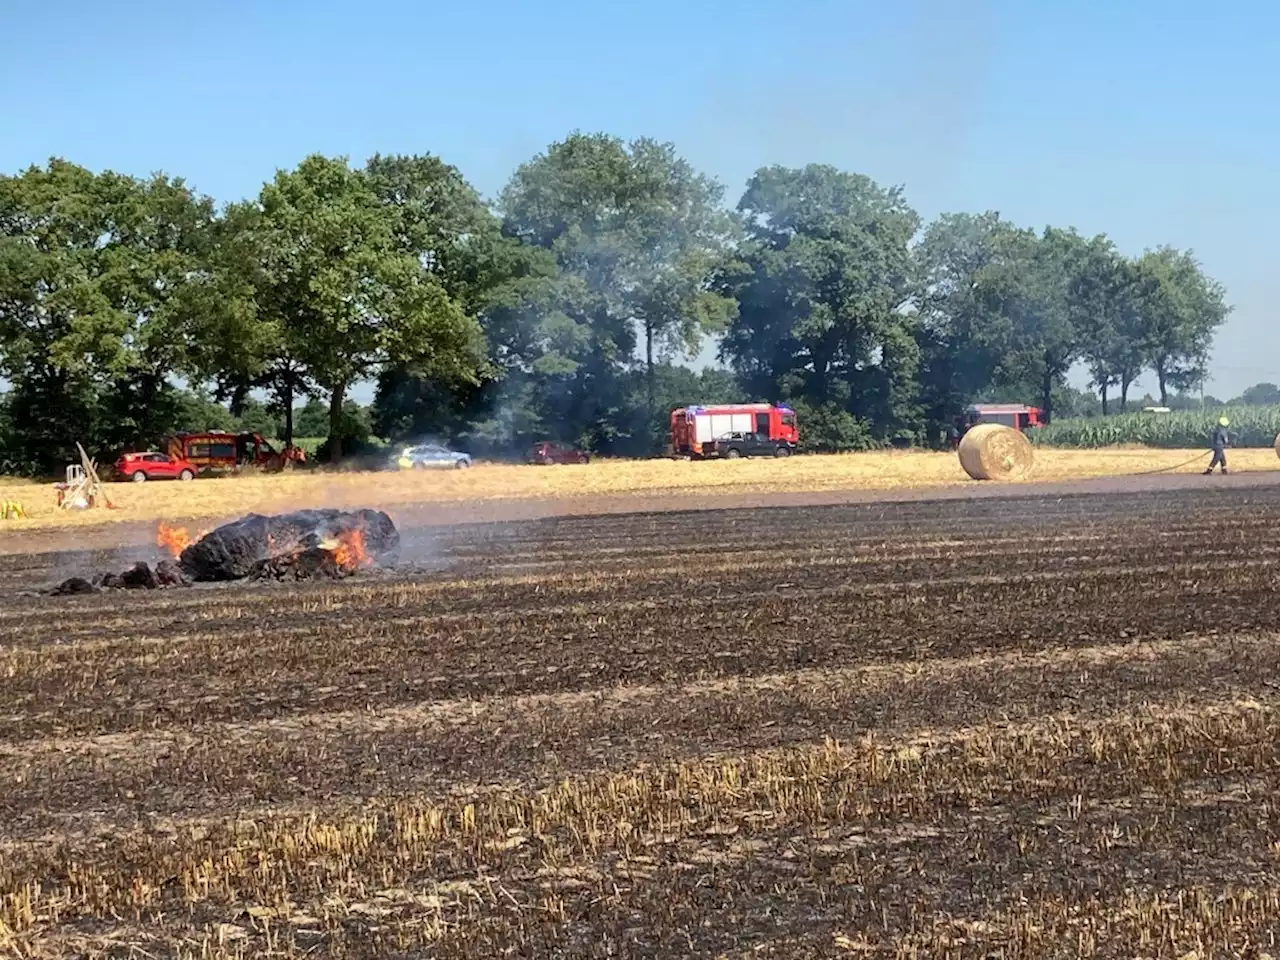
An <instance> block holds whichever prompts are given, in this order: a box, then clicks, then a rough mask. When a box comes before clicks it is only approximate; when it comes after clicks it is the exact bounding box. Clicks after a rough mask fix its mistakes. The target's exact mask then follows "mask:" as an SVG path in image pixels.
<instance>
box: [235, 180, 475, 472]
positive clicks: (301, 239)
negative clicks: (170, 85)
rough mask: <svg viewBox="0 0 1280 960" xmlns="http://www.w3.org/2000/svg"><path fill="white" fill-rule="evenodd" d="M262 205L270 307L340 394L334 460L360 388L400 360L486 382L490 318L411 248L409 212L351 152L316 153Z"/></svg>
mask: <svg viewBox="0 0 1280 960" xmlns="http://www.w3.org/2000/svg"><path fill="white" fill-rule="evenodd" d="M259 205H260V208H261V214H262V216H261V227H260V232H261V237H262V246H261V249H262V250H263V251H264V262H263V270H262V277H261V280H260V286H259V287H258V290H257V292H256V293H257V296H258V309H259V311H260V312H262V311H264V310H265V311H266V314H267V316H268V317H269V318H270V319H271V320H272V321H273V322H276V323H278V324H279V325H280V328H281V331H282V338H283V340H284V342H285V343H286V344H287V345H288V352H289V355H290V356H291V357H294V358H296V360H297V362H298V364H299V365H300V367H301V369H302V370H303V371H305V374H306V375H307V376H308V377H309V378H310V379H312V380H313V381H314V382H315V383H316V385H317V386H318V387H319V388H320V389H322V390H324V391H325V392H326V393H327V394H328V406H329V424H330V428H329V434H330V437H331V439H332V440H333V443H332V445H331V447H330V448H329V449H330V455H331V456H332V457H333V458H334V459H337V458H339V457H341V455H342V442H341V439H342V438H341V431H340V429H339V427H340V421H341V417H342V411H343V409H344V405H345V401H346V393H347V389H348V388H349V387H350V386H351V384H353V383H356V382H358V381H360V380H363V379H365V378H367V377H370V376H374V375H376V374H377V373H378V372H379V371H380V370H382V369H385V368H386V367H387V366H388V365H391V364H399V365H402V366H404V367H405V368H407V369H409V370H411V371H412V372H413V373H415V374H418V375H423V376H430V377H436V378H439V379H441V380H444V381H448V382H463V383H465V382H474V381H475V380H476V379H477V378H478V375H479V371H480V370H481V368H482V367H483V364H484V358H483V336H482V334H481V331H480V328H479V326H478V325H477V324H476V322H475V320H474V319H473V318H471V317H468V316H467V314H466V313H465V312H464V310H463V309H462V307H461V305H460V304H459V303H458V302H457V301H456V300H455V299H454V298H452V297H450V295H449V293H448V292H447V291H446V290H445V288H444V287H443V285H442V284H441V283H440V280H439V278H438V277H436V276H435V275H434V274H433V272H432V270H431V269H430V266H429V265H427V264H424V263H423V261H422V259H421V257H420V256H418V255H415V253H414V252H413V251H412V250H410V249H407V248H406V246H405V243H404V236H403V223H404V221H403V218H401V217H397V216H395V215H393V210H392V208H391V207H390V206H389V205H388V204H385V203H383V202H382V200H381V199H380V198H379V195H378V192H377V190H376V189H375V186H374V184H373V183H371V182H370V178H369V176H368V175H367V174H365V173H364V172H363V171H357V170H353V169H351V167H350V166H349V165H348V164H347V161H346V160H345V159H331V158H326V157H321V156H311V157H308V158H307V159H305V160H304V161H303V162H302V163H301V164H300V165H299V166H298V167H297V169H295V170H293V171H288V172H285V171H281V172H280V173H278V174H277V175H276V177H275V179H274V180H273V181H272V182H271V183H269V184H267V185H266V186H265V187H263V190H262V195H261V197H260V199H259Z"/></svg>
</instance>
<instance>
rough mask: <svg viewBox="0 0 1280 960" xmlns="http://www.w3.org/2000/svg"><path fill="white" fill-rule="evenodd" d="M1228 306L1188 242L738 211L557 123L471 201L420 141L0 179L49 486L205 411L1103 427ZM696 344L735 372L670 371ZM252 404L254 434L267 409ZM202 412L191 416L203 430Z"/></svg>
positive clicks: (9, 459)
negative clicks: (1086, 391) (198, 183)
mask: <svg viewBox="0 0 1280 960" xmlns="http://www.w3.org/2000/svg"><path fill="white" fill-rule="evenodd" d="M1229 312H1230V308H1229V307H1228V305H1227V303H1226V296H1225V291H1224V290H1223V288H1222V286H1221V285H1220V284H1219V283H1217V282H1216V281H1214V280H1213V279H1211V278H1210V277H1208V276H1206V275H1205V273H1204V271H1203V270H1202V269H1201V266H1200V264H1199V263H1198V262H1197V261H1196V259H1195V257H1194V255H1193V254H1192V252H1191V251H1186V250H1178V249H1174V248H1172V247H1167V246H1166V247H1159V248H1156V249H1151V250H1148V251H1146V252H1144V253H1142V254H1141V255H1138V256H1126V255H1125V254H1123V253H1121V252H1120V251H1119V250H1117V249H1116V247H1115V245H1114V244H1113V243H1112V242H1111V241H1110V240H1109V239H1108V238H1107V237H1106V236H1105V235H1098V236H1092V237H1090V236H1083V235H1081V234H1079V233H1078V232H1077V231H1076V230H1074V229H1070V228H1058V227H1047V228H1045V229H1043V230H1034V229H1029V228H1026V227H1021V226H1018V225H1016V224H1013V223H1010V222H1009V221H1007V220H1005V219H1004V218H1002V217H1001V216H1000V215H999V214H998V213H995V212H986V213H979V214H969V213H956V214H947V215H944V216H942V217H940V218H938V219H937V220H935V221H934V222H932V223H929V224H927V225H926V224H924V223H923V222H922V219H921V217H920V216H919V214H918V213H917V212H916V211H915V210H913V209H912V207H911V206H910V204H909V203H908V201H907V199H906V196H905V194H904V192H903V190H902V189H901V188H898V187H885V186H882V185H880V184H878V183H876V182H875V181H874V180H872V179H870V178H869V177H866V176H863V175H860V174H856V173H849V172H845V171H841V170H838V169H835V168H833V167H830V166H823V165H817V164H813V165H809V166H806V167H803V168H786V167H779V166H773V167H767V168H763V169H760V170H759V171H757V172H756V174H755V175H754V176H753V177H752V178H751V179H750V181H749V182H748V184H747V186H746V189H745V191H744V193H743V194H742V196H741V198H740V199H739V200H738V202H737V204H736V205H733V206H731V205H730V204H729V203H727V202H726V198H725V191H724V188H723V186H722V185H721V184H720V183H719V182H718V181H716V180H715V179H714V178H712V177H709V176H707V175H706V174H704V173H702V172H700V171H698V170H696V169H695V168H693V167H692V166H691V165H690V164H689V163H688V162H687V160H685V159H684V158H683V157H681V156H680V155H679V154H678V152H677V151H676V149H675V147H674V146H673V145H672V144H669V143H662V142H658V141H656V140H652V139H644V138H641V139H637V140H633V141H630V142H625V141H623V140H622V139H620V138H618V137H614V136H609V135H605V134H582V133H574V134H572V135H570V136H568V137H566V138H565V139H564V140H562V141H560V142H557V143H554V144H552V145H551V146H550V147H548V149H547V150H545V151H544V152H543V153H540V154H539V155H537V156H535V157H533V158H531V159H530V160H529V161H527V162H526V163H524V164H522V165H521V166H520V167H519V168H518V169H516V171H515V172H514V173H513V175H512V177H511V179H510V181H509V182H508V183H507V184H506V186H505V187H504V188H503V190H502V191H501V193H500V194H499V195H498V196H497V197H496V198H495V199H494V200H493V201H492V202H490V201H488V200H486V199H485V198H484V197H482V196H481V195H480V193H479V192H478V191H477V190H476V189H475V188H474V187H473V186H472V185H471V184H470V183H468V181H467V180H466V179H465V177H464V176H463V174H462V172H461V171H459V170H458V169H457V168H456V167H454V166H451V165H449V164H448V163H446V162H445V161H444V160H442V159H440V158H438V157H435V156H430V155H421V156H400V155H396V156H384V155H377V156H374V157H372V158H370V159H369V160H368V161H367V162H365V163H364V165H363V166H353V165H352V164H351V163H350V162H349V161H348V160H347V159H346V158H341V157H337V158H335V157H325V156H319V155H314V156H309V157H307V158H305V159H304V160H303V161H302V162H301V163H299V164H298V166H297V167H295V168H294V169H291V170H281V171H278V172H277V173H276V174H275V176H274V177H273V178H272V179H271V180H270V181H269V182H267V183H265V184H264V185H263V187H262V189H261V191H260V192H259V194H258V196H256V197H254V198H252V199H247V200H243V201H237V202H233V203H229V204H226V205H224V206H221V207H219V206H218V205H217V204H215V203H214V201H213V200H212V199H210V198H208V197H205V196H202V195H200V194H198V193H197V192H196V191H195V190H193V189H192V188H191V187H190V186H189V185H188V184H187V183H186V182H185V181H184V180H182V179H181V178H179V177H173V176H169V175H165V174H155V175H152V176H150V177H134V176H126V175H123V174H119V173H115V172H110V171H107V172H102V173H94V172H91V171H89V170H87V169H85V168H84V167H81V166H78V165H76V164H74V163H71V162H68V161H66V160H62V159H54V160H50V161H49V162H48V163H47V164H45V165H44V166H32V167H30V168H29V169H27V170H25V171H23V172H21V173H19V174H16V175H13V176H5V177H0V377H2V378H3V381H4V383H5V384H6V385H7V391H6V393H5V394H4V397H3V402H2V403H0V460H3V461H4V463H5V465H6V466H7V467H8V468H9V469H17V470H22V471H27V472H39V471H45V470H48V469H50V468H52V467H55V466H56V465H58V464H59V463H61V462H64V461H65V460H66V459H67V457H68V456H69V455H70V453H71V451H72V450H73V449H74V443H75V441H76V440H80V441H81V442H83V443H85V445H86V447H87V448H89V449H93V450H96V451H99V452H101V453H103V454H105V455H110V454H111V453H114V452H115V451H117V450H121V449H126V448H138V447H140V446H146V445H152V444H155V443H156V442H158V440H159V439H160V438H161V437H162V436H163V435H164V434H166V433H168V432H170V431H172V430H174V429H177V428H182V427H186V428H199V427H202V426H210V425H211V424H209V423H208V422H207V421H209V420H210V419H211V418H213V419H217V418H218V417H219V416H221V414H218V413H216V412H211V407H212V406H214V405H216V406H217V408H218V410H220V411H225V416H226V418H227V419H228V420H229V421H235V422H245V423H252V422H257V420H260V419H262V418H263V417H264V416H265V417H277V418H279V419H280V420H281V421H282V422H281V429H280V432H281V433H282V434H283V437H284V439H286V440H289V439H291V438H292V436H293V434H294V432H295V429H296V424H295V423H294V422H293V418H294V410H295V409H296V408H297V407H298V406H299V405H300V404H302V403H304V402H306V401H316V400H318V401H320V402H323V403H324V404H325V405H326V407H327V411H328V420H329V428H328V433H329V436H330V441H329V445H328V450H327V454H328V455H329V456H331V457H341V456H342V455H343V454H344V453H350V452H352V451H351V447H352V441H353V440H356V439H357V438H356V437H355V436H353V435H352V430H351V428H350V427H349V426H347V425H348V424H350V423H352V422H354V421H355V420H358V419H359V418H353V417H351V416H349V415H348V414H347V413H344V411H349V409H350V406H351V404H350V402H349V400H350V393H351V389H352V388H353V386H356V385H357V384H361V383H366V382H370V381H372V382H374V383H375V384H376V393H375V400H374V403H373V408H372V411H371V414H370V424H371V426H372V429H373V430H374V431H375V432H376V433H377V434H378V435H380V436H384V437H388V438H392V439H400V438H410V437H422V436H428V435H430V436H435V437H440V438H445V439H450V440H454V441H458V442H461V443H463V444H465V445H468V446H470V447H471V448H472V449H473V450H476V451H478V452H485V451H498V450H503V449H514V448H516V447H518V446H519V445H521V444H523V443H525V442H527V441H529V440H531V439H534V438H537V439H543V438H545V439H552V440H561V441H566V442H571V443H575V444H579V445H582V446H585V447H588V448H590V449H592V450H594V451H597V452H603V453H619V454H643V453H648V452H652V451H654V450H656V449H658V448H659V447H660V445H661V442H662V439H663V437H664V433H665V423H666V416H667V412H668V410H669V408H670V407H671V406H674V405H677V404H680V403H694V402H729V401H734V400H772V401H785V402H788V403H790V404H791V405H793V406H795V407H796V408H797V410H798V411H799V413H800V416H801V418H802V423H803V432H804V435H805V437H806V439H807V443H808V445H810V446H811V447H813V448H817V449H830V450H847V449H863V448H869V447H875V446H881V445H888V444H922V443H929V442H934V441H936V439H937V437H938V434H939V432H940V431H941V430H942V429H944V427H945V424H947V423H948V422H950V420H951V418H953V417H954V416H955V414H956V413H957V412H958V410H959V409H960V408H961V407H962V406H963V405H964V404H965V403H967V402H971V401H973V400H975V399H991V400H1023V401H1026V402H1035V403H1038V404H1039V405H1040V406H1042V407H1043V408H1044V409H1045V411H1046V413H1047V414H1049V415H1050V416H1052V413H1053V407H1054V403H1055V400H1054V398H1055V396H1056V395H1058V394H1059V392H1060V391H1061V390H1062V389H1063V387H1064V386H1065V377H1066V374H1067V372H1068V371H1069V370H1071V369H1072V368H1073V367H1074V366H1076V365H1077V364H1078V363H1083V364H1084V365H1085V366H1086V367H1087V369H1088V371H1089V376H1090V380H1091V385H1092V389H1093V390H1094V391H1095V392H1096V395H1097V396H1098V397H1099V399H1100V401H1101V403H1102V406H1103V410H1104V412H1106V410H1108V409H1110V407H1111V405H1112V403H1113V398H1114V402H1115V403H1116V404H1118V406H1119V407H1120V408H1121V409H1123V408H1124V407H1125V406H1126V405H1127V403H1128V400H1129V391H1130V387H1131V386H1132V384H1133V383H1134V381H1135V380H1136V379H1137V378H1138V377H1139V376H1140V375H1142V374H1143V373H1145V372H1151V373H1153V374H1154V376H1155V381H1156V384H1157V386H1158V390H1159V394H1160V398H1161V400H1162V401H1167V400H1168V399H1169V396H1170V392H1171V391H1175V390H1179V389H1187V388H1189V387H1191V386H1193V385H1195V384H1197V383H1199V382H1202V380H1203V378H1204V376H1205V370H1206V364H1207V360H1208V356H1209V352H1210V348H1211V345H1212V341H1213V337H1214V333H1215V331H1216V330H1217V329H1218V328H1219V327H1220V326H1221V324H1222V323H1223V322H1224V321H1225V319H1226V317H1227V316H1228V314H1229ZM708 338H716V339H717V340H718V342H719V356H720V359H721V360H722V362H723V365H724V366H723V368H711V369H706V370H702V371H695V370H693V369H691V368H690V367H689V366H688V365H687V361H688V360H690V359H691V358H692V357H693V356H695V355H696V354H697V353H698V351H699V350H700V349H701V348H702V347H703V345H704V344H705V343H706V341H707V339H708ZM255 418H256V419H255ZM197 421H204V422H197Z"/></svg>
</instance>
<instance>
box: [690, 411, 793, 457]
mask: <svg viewBox="0 0 1280 960" xmlns="http://www.w3.org/2000/svg"><path fill="white" fill-rule="evenodd" d="M730 433H742V434H746V433H750V434H755V435H756V437H758V438H760V439H762V440H767V441H768V442H770V443H771V444H773V445H774V446H775V447H783V448H786V449H787V450H788V451H791V450H794V449H795V447H796V444H797V443H799V442H800V431H799V428H798V426H797V424H796V412H795V411H794V410H792V409H791V408H790V407H787V406H783V405H782V404H773V403H730V404H724V405H721V406H706V407H704V406H692V407H679V408H677V409H675V410H672V411H671V453H672V455H673V456H677V457H702V456H704V455H706V453H709V452H710V448H711V447H713V445H714V443H715V441H716V440H717V439H718V438H720V437H723V436H725V435H726V434H730ZM704 445H707V446H708V449H707V450H704Z"/></svg>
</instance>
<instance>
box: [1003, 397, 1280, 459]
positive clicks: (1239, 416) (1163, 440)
mask: <svg viewBox="0 0 1280 960" xmlns="http://www.w3.org/2000/svg"><path fill="white" fill-rule="evenodd" d="M1223 416H1225V417H1229V418H1230V420H1231V426H1230V428H1229V430H1230V433H1231V442H1232V444H1233V445H1234V446H1237V447H1270V446H1272V445H1274V444H1275V442H1276V435H1277V434H1278V433H1280V406H1277V407H1235V408H1222V409H1217V410H1212V411H1207V410H1206V411H1200V410H1196V411H1190V410H1184V411H1180V412H1173V413H1125V414H1120V415H1119V416H1114V417H1090V418H1088V419H1079V420H1054V421H1053V423H1051V424H1049V425H1048V426H1046V427H1042V428H1040V429H1039V430H1032V431H1029V433H1028V435H1029V436H1030V437H1031V440H1032V442H1034V443H1036V444H1038V445H1041V446H1049V447H1083V448H1097V447H1110V446H1115V445H1116V444H1123V443H1133V444H1141V445H1143V446H1147V447H1163V448H1171V449H1188V448H1191V449H1194V448H1197V447H1205V446H1207V445H1208V443H1209V435H1210V434H1211V433H1212V432H1213V428H1214V427H1215V426H1217V423H1218V418H1219V417H1223Z"/></svg>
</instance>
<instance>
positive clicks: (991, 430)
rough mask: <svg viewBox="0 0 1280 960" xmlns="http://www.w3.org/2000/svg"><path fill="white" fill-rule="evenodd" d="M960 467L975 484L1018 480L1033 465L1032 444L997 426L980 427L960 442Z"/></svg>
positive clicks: (997, 424) (1019, 435)
mask: <svg viewBox="0 0 1280 960" xmlns="http://www.w3.org/2000/svg"><path fill="white" fill-rule="evenodd" d="M959 454H960V466H962V467H964V472H965V473H967V474H968V475H969V476H970V477H972V478H973V479H974V480H1018V479H1021V478H1022V477H1025V476H1026V475H1027V473H1028V472H1029V471H1030V470H1031V465H1032V463H1034V462H1035V451H1034V450H1033V449H1032V447H1031V441H1030V440H1028V439H1027V438H1026V437H1025V436H1023V434H1022V431H1020V430H1015V429H1013V427H1006V426H1004V425H1003V424H1000V423H980V424H978V425H977V426H975V427H972V428H970V429H969V430H968V431H967V432H966V433H965V435H964V436H963V437H961V438H960V449H959Z"/></svg>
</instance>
